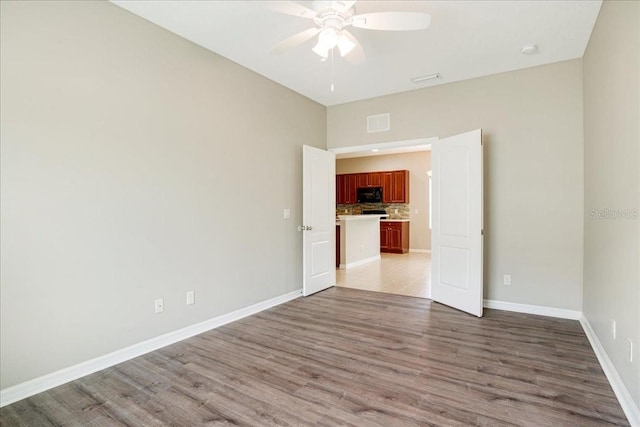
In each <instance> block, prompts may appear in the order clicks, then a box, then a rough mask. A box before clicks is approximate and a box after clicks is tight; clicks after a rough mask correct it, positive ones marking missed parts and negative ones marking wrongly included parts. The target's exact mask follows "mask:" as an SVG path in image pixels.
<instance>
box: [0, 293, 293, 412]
mask: <svg viewBox="0 0 640 427" xmlns="http://www.w3.org/2000/svg"><path fill="white" fill-rule="evenodd" d="M301 295H302V289H299V290H297V291H293V292H289V293H287V294H284V295H280V296H277V297H275V298H271V299H268V300H266V301H262V302H259V303H257V304H253V305H250V306H248V307H244V308H241V309H238V310H235V311H232V312H231V313H227V314H223V315H221V316H217V317H214V318H212V319H209V320H205V321H204V322H200V323H196V324H194V325H190V326H187V327H185V328H182V329H178V330H177V331H173V332H169V333H167V334H164V335H160V336H158V337H155V338H151V339H149V340H146V341H143V342H140V343H137V344H133V345H131V346H129V347H125V348H123V349H120V350H116V351H114V352H112V353H108V354H105V355H104V356H99V357H96V358H95V359H91V360H87V361H85V362H82V363H79V364H77V365H74V366H70V367H68V368H64V369H61V370H59V371H55V372H52V373H50V374H47V375H43V376H41V377H38V378H34V379H32V380H29V381H25V382H23V383H20V384H16V385H14V386H11V387H7V388H5V389H2V390H0V408H1V407H3V406H6V405H9V404H11V403H14V402H17V401H19V400H22V399H25V398H27V397H29V396H33V395H34V394H38V393H41V392H43V391H46V390H49V389H51V388H54V387H57V386H59V385H62V384H65V383H68V382H69V381H73V380H77V379H78V378H81V377H84V376H86V375H89V374H92V373H94V372H97V371H100V370H102V369H106V368H108V367H110V366H113V365H117V364H118V363H122V362H125V361H127V360H130V359H133V358H134V357H138V356H141V355H143V354H145V353H149V352H151V351H154V350H157V349H159V348H162V347H165V346H167V345H169V344H173V343H176V342H178V341H182V340H184V339H186V338H189V337H192V336H194V335H198V334H201V333H203V332H206V331H209V330H211V329H215V328H217V327H219V326H222V325H225V324H227V323H230V322H233V321H236V320H239V319H242V318H244V317H247V316H251V315H252V314H255V313H258V312H260V311H263V310H266V309H268V308H271V307H275V306H276V305H279V304H283V303H285V302H287V301H291V300H294V299H296V298H298V297H300V296H301Z"/></svg>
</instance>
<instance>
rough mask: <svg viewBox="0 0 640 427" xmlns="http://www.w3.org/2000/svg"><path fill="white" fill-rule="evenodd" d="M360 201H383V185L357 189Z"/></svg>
mask: <svg viewBox="0 0 640 427" xmlns="http://www.w3.org/2000/svg"><path fill="white" fill-rule="evenodd" d="M356 192H357V197H358V203H381V202H382V187H363V188H358V189H357V190H356Z"/></svg>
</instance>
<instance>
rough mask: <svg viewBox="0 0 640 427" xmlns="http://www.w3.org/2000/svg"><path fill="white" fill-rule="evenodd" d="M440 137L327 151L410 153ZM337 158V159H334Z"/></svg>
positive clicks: (345, 152)
mask: <svg viewBox="0 0 640 427" xmlns="http://www.w3.org/2000/svg"><path fill="white" fill-rule="evenodd" d="M439 139H440V138H439V137H437V136H431V137H426V138H417V139H404V140H400V141H389V142H379V143H376V144H365V145H353V146H350V147H336V148H328V149H327V151H331V152H333V153H334V154H336V157H337V155H338V154H356V153H366V152H368V151H372V150H380V151H388V150H392V151H391V152H390V153H381V154H395V153H394V152H393V150H395V149H398V151H397V152H398V153H411V152H416V151H421V150H423V149H425V148H427V147H429V148H431V144H432V143H433V142H435V141H438V140H439ZM353 157H360V156H353ZM336 160H338V159H336ZM427 298H428V299H431V286H429V289H428V292H427Z"/></svg>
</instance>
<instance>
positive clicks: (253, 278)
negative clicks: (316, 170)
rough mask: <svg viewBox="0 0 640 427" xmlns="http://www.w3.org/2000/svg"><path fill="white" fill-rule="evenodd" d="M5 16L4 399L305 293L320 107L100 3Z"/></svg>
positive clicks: (321, 130)
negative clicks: (158, 308) (58, 373)
mask: <svg viewBox="0 0 640 427" xmlns="http://www.w3.org/2000/svg"><path fill="white" fill-rule="evenodd" d="M0 3H1V7H2V9H1V13H0V15H1V19H2V21H1V25H0V28H1V31H2V32H1V34H0V39H1V41H2V45H1V48H0V51H1V55H2V56H1V64H2V73H1V74H2V76H1V79H2V80H1V90H0V94H1V99H0V101H1V112H2V127H1V132H2V133H1V140H2V147H1V149H2V151H1V158H2V164H1V171H2V175H1V185H2V187H1V193H2V201H1V203H2V212H1V213H2V217H1V224H2V229H1V233H2V248H1V253H2V259H1V263H2V269H1V271H2V273H1V274H2V276H1V283H2V286H1V295H0V300H1V312H2V314H1V316H2V317H1V319H0V324H1V330H0V335H1V337H2V338H1V339H2V341H1V345H0V347H1V355H0V360H1V365H0V371H1V372H2V377H1V387H2V388H6V387H8V386H11V385H14V384H16V383H20V382H23V381H25V380H28V379H31V378H34V377H38V376H40V375H43V374H46V373H50V372H52V371H55V370H57V369H60V368H64V367H67V366H70V365H74V364H77V363H79V362H82V361H85V360H88V359H91V358H94V357H96V356H99V355H103V354H106V353H108V352H111V351H114V350H117V349H120V348H122V347H125V346H128V345H131V344H134V343H138V342H140V341H143V340H145V339H148V338H151V337H155V336H158V335H160V334H162V333H165V332H169V331H172V330H176V329H179V328H181V327H184V326H187V325H191V324H194V323H197V322H200V321H203V320H206V319H209V318H212V317H215V316H217V315H220V314H223V313H227V312H230V311H232V310H235V309H238V308H241V307H246V306H248V305H251V304H253V303H256V302H259V301H263V300H266V299H269V298H272V297H276V296H279V295H282V294H285V293H287V292H291V291H294V290H296V289H299V288H301V280H302V268H301V262H302V256H301V253H302V244H301V243H302V242H301V236H300V234H299V233H298V232H297V231H296V225H297V224H299V223H301V212H300V211H301V205H302V189H301V187H302V186H301V180H302V177H301V169H302V166H301V164H302V148H301V146H302V144H309V145H313V146H316V147H324V146H325V141H326V135H325V125H326V109H325V107H323V106H321V105H319V104H317V103H315V102H312V101H310V100H309V99H307V98H304V97H302V96H300V95H298V94H296V93H294V92H292V91H290V90H288V89H286V88H284V87H282V86H280V85H278V84H276V83H274V82H272V81H270V80H267V79H265V78H263V77H261V76H259V75H257V74H255V73H253V72H251V71H249V70H247V69H245V68H243V67H240V66H238V65H236V64H234V63H232V62H230V61H228V60H226V59H224V58H222V57H220V56H217V55H215V54H213V53H211V52H209V51H207V50H205V49H203V48H201V47H198V46H196V45H194V44H192V43H190V42H187V41H185V40H184V39H182V38H180V37H178V36H176V35H173V34H171V33H169V32H168V31H165V30H163V29H161V28H159V27H157V26H155V25H153V24H151V23H149V22H147V21H145V20H143V19H141V18H138V17H136V16H134V15H132V14H129V13H128V12H126V11H124V10H122V9H121V8H119V7H116V6H114V5H112V4H109V3H107V2H102V1H100V2H95V1H92V2H79V1H71V2H59V1H58V2H49V1H45V2H33V1H29V2H7V1H2V2H0ZM285 207H289V208H291V209H292V218H291V219H290V220H283V219H282V210H283V208H285ZM188 290H195V293H196V304H195V305H193V306H186V304H185V293H186V291H188ZM159 297H164V302H165V311H164V313H162V314H158V315H156V314H154V313H153V301H154V299H155V298H159Z"/></svg>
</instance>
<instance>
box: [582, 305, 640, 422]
mask: <svg viewBox="0 0 640 427" xmlns="http://www.w3.org/2000/svg"><path fill="white" fill-rule="evenodd" d="M580 324H581V325H582V329H584V333H585V334H586V335H587V338H588V339H589V342H590V343H591V347H592V348H593V351H594V353H595V354H596V357H597V358H598V362H600V366H602V370H603V371H604V374H605V375H606V376H607V379H608V380H609V384H611V388H612V389H613V392H614V393H615V395H616V397H617V398H618V402H620V406H621V407H622V410H623V411H624V414H625V415H626V416H627V420H628V421H629V424H630V425H632V426H640V409H638V405H636V404H635V402H634V401H633V398H632V397H631V393H629V390H627V387H625V385H624V383H623V382H622V378H620V375H618V371H616V368H615V366H614V365H613V363H612V362H611V359H609V356H608V355H607V352H606V351H605V349H604V347H603V346H602V344H601V343H600V340H599V339H598V335H596V332H595V331H594V330H593V328H592V327H591V323H589V320H588V319H587V318H586V317H585V316H584V314H582V315H581V316H580Z"/></svg>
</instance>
